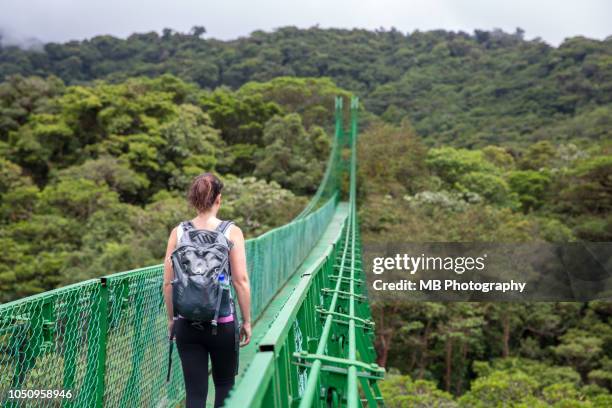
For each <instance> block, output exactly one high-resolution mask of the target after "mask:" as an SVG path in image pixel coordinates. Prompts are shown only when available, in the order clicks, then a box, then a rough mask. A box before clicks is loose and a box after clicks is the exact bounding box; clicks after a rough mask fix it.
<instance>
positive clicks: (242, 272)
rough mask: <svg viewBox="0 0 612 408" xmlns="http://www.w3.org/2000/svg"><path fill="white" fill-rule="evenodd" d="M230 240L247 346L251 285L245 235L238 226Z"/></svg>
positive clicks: (243, 333) (249, 328)
mask: <svg viewBox="0 0 612 408" xmlns="http://www.w3.org/2000/svg"><path fill="white" fill-rule="evenodd" d="M230 240H231V241H232V242H233V243H234V246H233V247H232V250H231V251H230V265H231V268H232V282H233V283H234V289H236V295H237V296H238V305H239V306H240V312H241V314H242V328H241V333H240V337H241V340H242V345H243V346H246V345H247V344H249V341H250V340H251V285H250V283H249V275H248V273H247V265H246V248H245V245H244V235H243V234H242V230H241V229H240V228H238V227H237V226H233V227H232V229H231V230H230Z"/></svg>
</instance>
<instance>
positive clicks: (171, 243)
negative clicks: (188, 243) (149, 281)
mask: <svg viewBox="0 0 612 408" xmlns="http://www.w3.org/2000/svg"><path fill="white" fill-rule="evenodd" d="M175 248H176V228H174V229H173V230H172V232H171V233H170V237H169V238H168V247H167V248H166V257H165V258H164V284H163V289H162V290H163V293H164V301H165V303H166V312H167V313H168V330H170V329H171V328H172V318H173V317H174V314H173V310H172V280H173V279H174V271H173V269H172V259H171V256H172V252H173V251H174V249H175Z"/></svg>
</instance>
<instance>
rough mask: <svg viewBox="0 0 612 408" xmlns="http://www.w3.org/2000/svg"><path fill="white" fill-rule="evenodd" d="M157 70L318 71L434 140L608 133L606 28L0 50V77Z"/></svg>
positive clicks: (138, 37) (295, 35)
mask: <svg viewBox="0 0 612 408" xmlns="http://www.w3.org/2000/svg"><path fill="white" fill-rule="evenodd" d="M166 73H170V74H173V75H176V76H178V77H180V78H183V79H184V80H186V81H189V82H195V83H197V84H198V85H199V86H201V87H203V88H209V89H214V88H216V87H219V86H221V85H226V86H229V87H231V88H232V89H237V88H239V87H240V86H242V85H244V84H245V83H247V82H249V81H257V82H265V81H269V80H270V79H272V78H275V77H279V76H297V77H329V78H332V79H333V81H334V82H335V83H336V84H337V85H338V86H340V87H341V88H344V89H349V90H351V91H353V92H355V93H357V94H359V96H361V97H362V99H363V100H364V101H365V106H366V108H367V109H368V110H369V111H371V112H373V113H375V114H377V115H380V116H382V117H383V118H384V119H385V120H387V121H389V122H392V123H399V122H400V121H401V120H402V119H403V118H405V117H408V118H409V119H410V121H411V123H412V124H413V126H414V128H415V129H416V131H417V133H418V134H419V135H420V136H421V137H423V138H424V139H425V140H426V141H427V142H428V143H429V144H434V145H435V144H442V143H450V144H453V145H455V146H462V147H474V146H478V147H484V146H486V145H488V144H500V143H503V144H516V143H521V142H528V143H533V142H535V141H539V140H569V139H575V138H581V139H586V140H601V139H603V138H605V137H610V135H611V133H610V132H612V131H611V130H610V129H611V128H612V126H611V124H612V123H611V119H610V118H612V111H611V108H610V104H611V103H612V85H611V84H612V37H608V38H607V39H606V40H605V41H597V40H592V39H588V38H583V37H574V38H570V39H567V40H566V41H565V42H564V43H562V44H561V45H560V46H559V47H557V48H555V47H551V46H549V45H548V44H546V43H544V42H543V41H540V40H537V39H536V40H532V41H527V40H525V39H524V38H523V31H522V30H520V29H517V30H516V32H515V33H505V32H503V31H500V30H494V31H480V30H476V31H475V32H474V33H473V34H468V33H464V32H448V31H443V30H438V31H428V32H420V31H415V32H412V33H408V34H404V33H402V32H400V31H397V30H395V29H392V30H389V31H383V30H381V31H376V32H372V31H367V30H341V29H320V28H317V27H314V28H310V29H307V30H303V29H297V28H294V27H284V28H281V29H278V30H276V31H274V32H271V33H267V32H263V31H256V32H253V33H252V34H251V35H250V36H248V37H244V38H239V39H237V40H234V41H219V40H215V39H207V38H206V35H205V29H204V28H203V27H194V28H193V29H192V31H191V32H189V33H179V32H175V31H172V30H170V29H166V30H164V31H163V32H162V33H161V34H158V33H156V32H150V33H139V34H133V35H131V36H129V37H128V38H127V39H119V38H115V37H112V36H98V37H94V38H92V39H88V40H84V41H71V42H68V43H65V44H54V43H50V44H46V45H44V47H43V49H42V50H30V51H24V50H21V49H19V48H17V47H3V48H1V49H0V78H2V77H6V76H8V75H12V74H22V75H41V76H47V75H49V74H53V75H56V76H58V77H59V78H62V79H63V80H64V81H65V82H67V83H70V84H79V83H83V82H89V81H92V80H94V79H105V80H108V81H111V82H121V81H124V80H125V79H127V78H129V77H132V76H142V75H144V76H150V77H154V76H158V75H161V74H166Z"/></svg>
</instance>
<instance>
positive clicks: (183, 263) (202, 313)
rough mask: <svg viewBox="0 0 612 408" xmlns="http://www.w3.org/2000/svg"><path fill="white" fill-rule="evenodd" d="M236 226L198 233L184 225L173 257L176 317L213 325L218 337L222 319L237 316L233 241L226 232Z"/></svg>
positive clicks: (222, 224) (221, 224)
mask: <svg viewBox="0 0 612 408" xmlns="http://www.w3.org/2000/svg"><path fill="white" fill-rule="evenodd" d="M231 224H233V223H232V222H231V221H222V222H221V223H220V224H219V226H218V227H217V228H216V229H215V230H214V231H212V230H205V229H196V228H195V227H194V225H193V224H192V223H191V221H186V222H182V223H181V224H180V225H179V228H181V229H182V232H183V233H182V235H181V236H180V237H179V239H178V242H177V245H176V249H175V250H174V252H173V253H172V267H173V270H174V280H173V281H172V303H173V309H174V315H175V317H176V316H181V317H183V318H185V319H188V320H192V321H200V322H210V323H211V324H212V332H213V334H216V331H217V330H216V329H217V320H218V318H219V316H229V315H230V314H232V313H233V302H232V298H231V293H230V290H229V288H230V282H231V271H230V263H229V252H230V249H231V247H232V245H233V244H232V243H231V241H230V240H229V239H228V238H227V237H226V236H225V232H226V231H227V229H228V228H229V227H230V225H231Z"/></svg>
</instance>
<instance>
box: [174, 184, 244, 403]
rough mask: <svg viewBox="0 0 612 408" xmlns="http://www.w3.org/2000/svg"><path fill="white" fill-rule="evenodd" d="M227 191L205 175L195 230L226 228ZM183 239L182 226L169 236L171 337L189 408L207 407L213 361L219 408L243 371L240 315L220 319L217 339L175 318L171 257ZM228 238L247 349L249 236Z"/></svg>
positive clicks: (207, 329)
mask: <svg viewBox="0 0 612 408" xmlns="http://www.w3.org/2000/svg"><path fill="white" fill-rule="evenodd" d="M222 189H223V183H221V180H219V179H218V178H217V177H216V176H214V175H213V174H211V173H204V174H201V175H199V176H198V177H196V178H195V179H194V180H193V183H192V184H191V187H190V188H189V193H188V197H187V198H188V201H189V203H190V204H191V205H192V206H193V207H194V208H195V209H196V210H197V212H198V215H197V216H196V217H195V218H193V219H192V220H191V225H192V226H193V227H194V228H195V229H196V230H200V229H203V230H210V231H215V230H217V228H218V227H219V226H220V225H221V222H222V221H221V220H220V219H218V218H217V212H218V211H219V207H220V206H221V190H222ZM182 233H184V231H183V230H182V224H180V225H179V226H177V227H176V228H174V229H173V230H172V232H171V233H170V238H169V239H168V248H167V250H166V260H165V263H164V300H165V302H166V309H167V311H168V330H169V332H170V333H172V332H173V330H174V335H175V338H176V346H177V348H178V353H179V356H180V358H181V365H182V367H183V377H184V379H185V390H186V392H187V398H186V406H187V408H195V407H198V408H202V407H204V406H205V405H206V397H207V394H208V356H209V355H210V360H211V363H212V375H213V381H214V384H215V407H220V406H222V405H223V401H224V400H225V398H226V397H227V395H228V393H229V391H230V390H231V388H232V386H233V385H234V377H235V375H236V373H237V371H238V350H237V347H236V341H235V336H236V328H237V325H238V322H237V321H235V318H234V316H235V313H232V314H230V315H228V316H220V317H219V319H218V324H217V327H216V333H214V331H213V330H212V326H211V324H210V323H207V322H192V321H190V320H187V319H184V318H182V317H180V316H179V317H178V318H175V317H174V313H173V310H172V284H171V282H172V280H173V279H174V273H173V269H172V260H171V256H172V252H173V251H174V249H175V248H176V246H177V242H178V240H179V239H180V237H181V235H182ZM224 234H225V236H226V237H227V238H228V239H229V241H230V243H232V244H233V245H232V246H231V250H230V252H229V263H230V271H231V282H233V285H234V288H235V290H236V294H237V296H238V304H239V306H240V311H241V312H242V325H241V326H240V346H241V347H242V346H246V345H247V344H249V342H250V340H251V319H250V317H251V310H250V309H251V292H250V286H249V277H248V275H247V270H246V253H245V245H244V236H243V235H242V231H241V230H240V228H238V227H237V226H235V225H233V224H230V226H229V228H226V229H225V231H224ZM173 326H174V327H173Z"/></svg>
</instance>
